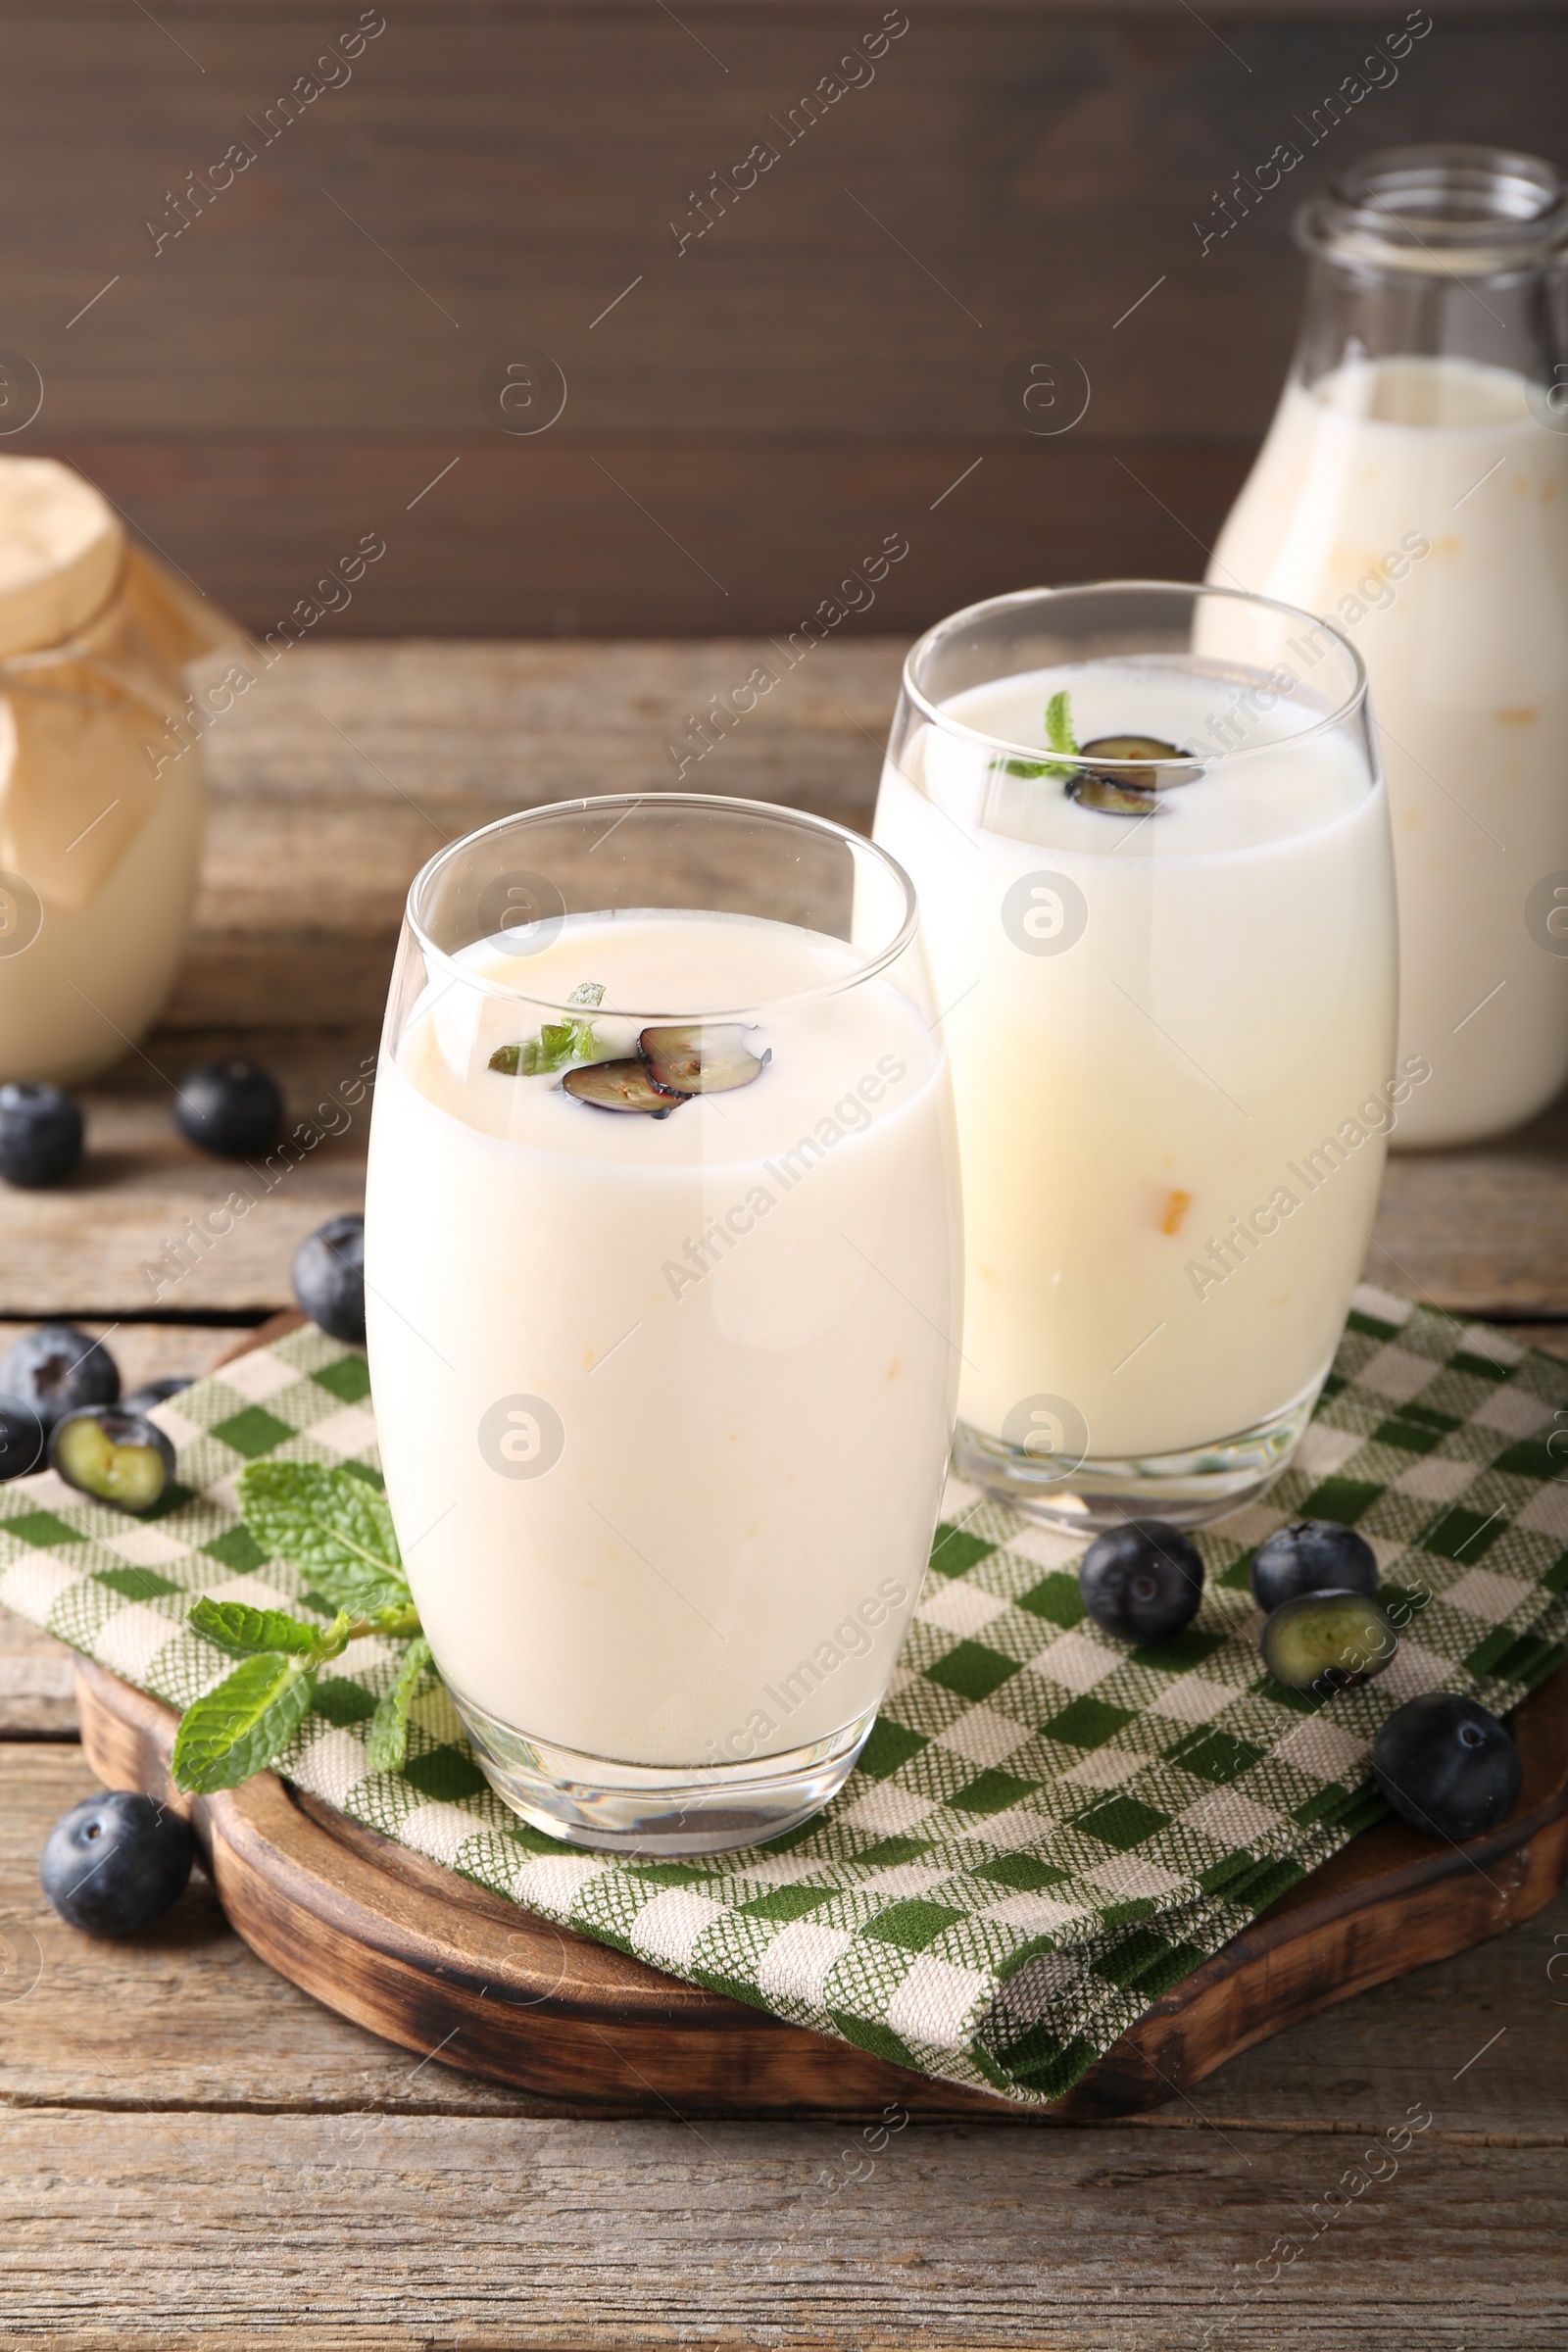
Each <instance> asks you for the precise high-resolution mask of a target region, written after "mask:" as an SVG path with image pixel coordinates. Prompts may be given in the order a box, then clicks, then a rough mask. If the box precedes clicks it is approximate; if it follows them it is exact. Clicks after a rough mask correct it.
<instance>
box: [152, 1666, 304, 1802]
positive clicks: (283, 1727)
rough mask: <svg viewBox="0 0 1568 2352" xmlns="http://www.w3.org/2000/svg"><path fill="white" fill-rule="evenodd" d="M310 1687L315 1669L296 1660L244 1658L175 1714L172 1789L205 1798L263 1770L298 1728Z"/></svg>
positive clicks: (234, 1785)
mask: <svg viewBox="0 0 1568 2352" xmlns="http://www.w3.org/2000/svg"><path fill="white" fill-rule="evenodd" d="M315 1691H316V1669H315V1667H314V1666H312V1665H310V1664H309V1663H307V1661H306V1660H304V1659H302V1658H298V1657H279V1656H278V1655H277V1654H276V1653H275V1652H273V1651H269V1652H268V1653H267V1654H266V1655H264V1656H262V1657H258V1658H246V1659H245V1660H244V1662H243V1664H241V1665H239V1666H236V1667H235V1669H234V1671H233V1673H232V1674H231V1675H229V1676H228V1677H227V1678H226V1680H225V1681H223V1682H221V1683H220V1684H219V1686H218V1688H217V1690H216V1691H208V1693H207V1695H206V1697H205V1698H199V1699H197V1701H196V1702H195V1704H194V1706H189V1707H187V1708H186V1709H185V1712H184V1714H183V1715H182V1716H181V1717H180V1720H179V1729H178V1731H177V1732H176V1733H175V1734H174V1754H173V1763H172V1771H173V1778H174V1786H175V1788H176V1789H185V1790H186V1791H187V1793H189V1794H191V1795H194V1796H211V1795H212V1793H213V1791H214V1790H215V1789H237V1788H238V1787H239V1785H240V1783H241V1781H248V1780H249V1779H250V1777H251V1775H252V1774H253V1773H257V1772H263V1771H265V1770H266V1768H267V1766H268V1765H269V1764H270V1763H271V1762H272V1760H273V1758H274V1757H276V1756H279V1755H281V1754H282V1752H283V1750H284V1748H286V1747H287V1745H288V1743H289V1741H290V1740H292V1739H293V1737H294V1735H295V1733H296V1732H297V1731H298V1730H299V1727H300V1725H301V1723H302V1722H303V1720H304V1717H305V1712H306V1709H307V1708H308V1707H309V1706H310V1703H311V1699H312V1697H313V1695H314V1693H315Z"/></svg>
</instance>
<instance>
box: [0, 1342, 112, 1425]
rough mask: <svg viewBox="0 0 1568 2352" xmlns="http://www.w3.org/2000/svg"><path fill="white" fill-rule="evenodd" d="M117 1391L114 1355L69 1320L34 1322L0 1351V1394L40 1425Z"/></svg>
mask: <svg viewBox="0 0 1568 2352" xmlns="http://www.w3.org/2000/svg"><path fill="white" fill-rule="evenodd" d="M119 1395H120V1369H119V1366H118V1365H117V1364H116V1362H115V1359H114V1357H113V1356H112V1355H111V1354H110V1352H109V1350H108V1348H106V1347H105V1346H104V1345H103V1343H102V1341H101V1340H90V1339H89V1338H88V1337H87V1334H86V1333H85V1332H84V1331H78V1330H77V1329H76V1326H75V1325H74V1323H40V1324H39V1326H38V1328H37V1330H36V1331H29V1332H25V1333H24V1334H23V1336H22V1338H21V1339H20V1340H17V1341H16V1342H15V1343H14V1344H13V1345H12V1346H11V1347H10V1348H7V1349H6V1352H5V1354H4V1355H0V1398H3V1399H4V1400H5V1402H6V1403H7V1404H21V1405H25V1406H26V1407H27V1409H28V1410H29V1411H31V1412H34V1413H36V1414H37V1416H38V1418H39V1420H40V1421H41V1422H42V1423H43V1425H44V1428H45V1429H46V1430H49V1429H53V1427H54V1425H55V1423H56V1422H57V1421H58V1420H59V1418H60V1416H61V1414H62V1413H71V1412H74V1411H75V1409H76V1407H77V1405H79V1404H113V1403H114V1401H115V1399H116V1398H117V1397H119Z"/></svg>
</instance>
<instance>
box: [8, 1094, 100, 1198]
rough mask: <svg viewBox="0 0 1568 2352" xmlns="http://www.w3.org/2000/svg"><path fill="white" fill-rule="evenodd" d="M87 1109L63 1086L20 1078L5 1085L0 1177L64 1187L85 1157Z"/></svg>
mask: <svg viewBox="0 0 1568 2352" xmlns="http://www.w3.org/2000/svg"><path fill="white" fill-rule="evenodd" d="M81 1133H82V1129H81V1109H80V1105H79V1104H78V1103H75V1102H74V1101H73V1098H72V1097H71V1096H70V1095H68V1094H67V1092H66V1090H65V1088H64V1087H63V1086H46V1085H45V1084H44V1083H43V1081H42V1080H41V1079H37V1078H18V1079H14V1080H13V1081H12V1083H11V1084H10V1085H9V1086H0V1176H3V1177H4V1178H5V1181H6V1182H7V1184H24V1185H37V1184H59V1183H60V1182H61V1180H62V1178H64V1177H66V1176H69V1175H70V1174H71V1171H72V1169H73V1167H74V1166H75V1165H76V1162H77V1161H78V1160H79V1159H80V1157H81Z"/></svg>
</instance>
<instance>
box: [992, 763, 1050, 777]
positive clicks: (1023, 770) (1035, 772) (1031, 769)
mask: <svg viewBox="0 0 1568 2352" xmlns="http://www.w3.org/2000/svg"><path fill="white" fill-rule="evenodd" d="M1002 772H1003V774H1004V775H1005V776H1059V775H1060V773H1061V770H1060V768H1059V767H1054V766H1053V765H1052V764H1051V762H1050V760H1004V761H1003V762H1002Z"/></svg>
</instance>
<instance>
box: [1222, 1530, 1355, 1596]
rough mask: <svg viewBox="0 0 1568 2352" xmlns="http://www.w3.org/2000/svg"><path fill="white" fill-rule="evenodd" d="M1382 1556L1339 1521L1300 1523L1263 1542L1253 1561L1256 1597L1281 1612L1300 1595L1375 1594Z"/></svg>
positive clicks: (1253, 1583) (1253, 1587) (1254, 1594)
mask: <svg viewBox="0 0 1568 2352" xmlns="http://www.w3.org/2000/svg"><path fill="white" fill-rule="evenodd" d="M1377 1589H1378V1560H1377V1553H1376V1552H1375V1551H1374V1550H1373V1548H1372V1546H1371V1544H1369V1543H1368V1542H1367V1540H1366V1538H1365V1536H1358V1535H1357V1534H1356V1532H1355V1530H1354V1528H1353V1527H1342V1526H1341V1525H1340V1523H1339V1521H1338V1520H1337V1519H1296V1520H1293V1521H1292V1523H1291V1525H1290V1526H1289V1527H1282V1528H1279V1529H1278V1530H1277V1531H1276V1532H1275V1533H1274V1534H1273V1535H1272V1536H1270V1538H1269V1540H1268V1542H1267V1543H1266V1544H1260V1545H1259V1547H1258V1552H1257V1556H1256V1558H1255V1559H1254V1560H1253V1562H1252V1596H1253V1598H1254V1599H1255V1600H1256V1602H1257V1605H1258V1607H1259V1608H1260V1609H1277V1608H1278V1607H1279V1605H1280V1603H1281V1601H1282V1600H1295V1599H1296V1597H1297V1595H1298V1594H1299V1593H1375V1592H1376V1591H1377Z"/></svg>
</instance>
